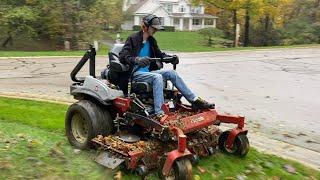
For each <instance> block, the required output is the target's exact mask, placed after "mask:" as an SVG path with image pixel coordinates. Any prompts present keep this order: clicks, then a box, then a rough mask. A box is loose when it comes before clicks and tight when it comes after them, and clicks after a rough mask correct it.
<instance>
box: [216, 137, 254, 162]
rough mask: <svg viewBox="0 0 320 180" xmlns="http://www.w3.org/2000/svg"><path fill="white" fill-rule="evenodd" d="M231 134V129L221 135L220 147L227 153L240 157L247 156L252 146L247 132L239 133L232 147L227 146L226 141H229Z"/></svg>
mask: <svg viewBox="0 0 320 180" xmlns="http://www.w3.org/2000/svg"><path fill="white" fill-rule="evenodd" d="M229 134H230V131H225V132H223V133H222V134H221V135H220V137H219V141H218V144H219V149H220V150H221V151H223V152H224V153H227V154H233V155H237V156H240V157H244V156H246V155H247V153H248V152H249V148H250V145H249V140H248V138H247V136H246V135H245V134H239V135H237V136H236V138H235V139H234V143H233V146H232V148H227V147H226V145H227V144H226V143H227V139H228V136H229Z"/></svg>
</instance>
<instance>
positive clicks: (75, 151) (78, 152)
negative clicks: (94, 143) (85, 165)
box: [73, 149, 81, 154]
mask: <svg viewBox="0 0 320 180" xmlns="http://www.w3.org/2000/svg"><path fill="white" fill-rule="evenodd" d="M73 152H74V153H75V154H80V152H81V150H80V149H73Z"/></svg>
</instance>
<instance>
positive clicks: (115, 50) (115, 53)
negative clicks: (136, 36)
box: [108, 44, 129, 72]
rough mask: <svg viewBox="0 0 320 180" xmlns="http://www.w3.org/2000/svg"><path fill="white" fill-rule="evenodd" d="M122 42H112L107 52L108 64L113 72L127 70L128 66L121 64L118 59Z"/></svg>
mask: <svg viewBox="0 0 320 180" xmlns="http://www.w3.org/2000/svg"><path fill="white" fill-rule="evenodd" d="M123 46H124V44H114V46H113V47H112V49H111V51H110V52H109V54H108V55H109V65H110V69H111V70H113V71H115V72H126V71H128V70H129V66H128V65H125V64H122V63H121V62H120V61H119V52H120V51H121V49H122V48H123Z"/></svg>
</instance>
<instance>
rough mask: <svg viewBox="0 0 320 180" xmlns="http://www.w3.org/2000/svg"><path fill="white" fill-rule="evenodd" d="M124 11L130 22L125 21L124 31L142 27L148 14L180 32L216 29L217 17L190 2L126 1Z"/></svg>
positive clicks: (181, 0) (183, 0)
mask: <svg viewBox="0 0 320 180" xmlns="http://www.w3.org/2000/svg"><path fill="white" fill-rule="evenodd" d="M123 11H127V12H128V13H129V14H131V15H132V16H130V18H131V19H130V20H127V21H125V23H124V24H123V25H122V29H125V30H132V27H133V26H134V25H140V23H141V20H142V18H143V17H144V16H145V15H147V14H154V15H156V16H158V17H160V19H161V23H162V25H164V26H174V27H175V29H176V30H180V31H194V30H198V29H201V28H205V27H216V20H217V17H216V16H212V15H209V14H205V13H204V6H203V5H199V6H193V5H192V4H191V3H190V2H189V0H124V4H123Z"/></svg>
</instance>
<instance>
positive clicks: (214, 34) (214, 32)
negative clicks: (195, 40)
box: [198, 27, 223, 46]
mask: <svg viewBox="0 0 320 180" xmlns="http://www.w3.org/2000/svg"><path fill="white" fill-rule="evenodd" d="M198 33H199V34H201V35H202V36H204V37H206V38H208V46H212V45H213V44H214V41H213V39H212V38H221V37H223V32H222V31H221V30H220V29H217V28H213V27H209V28H203V29H200V30H198Z"/></svg>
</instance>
